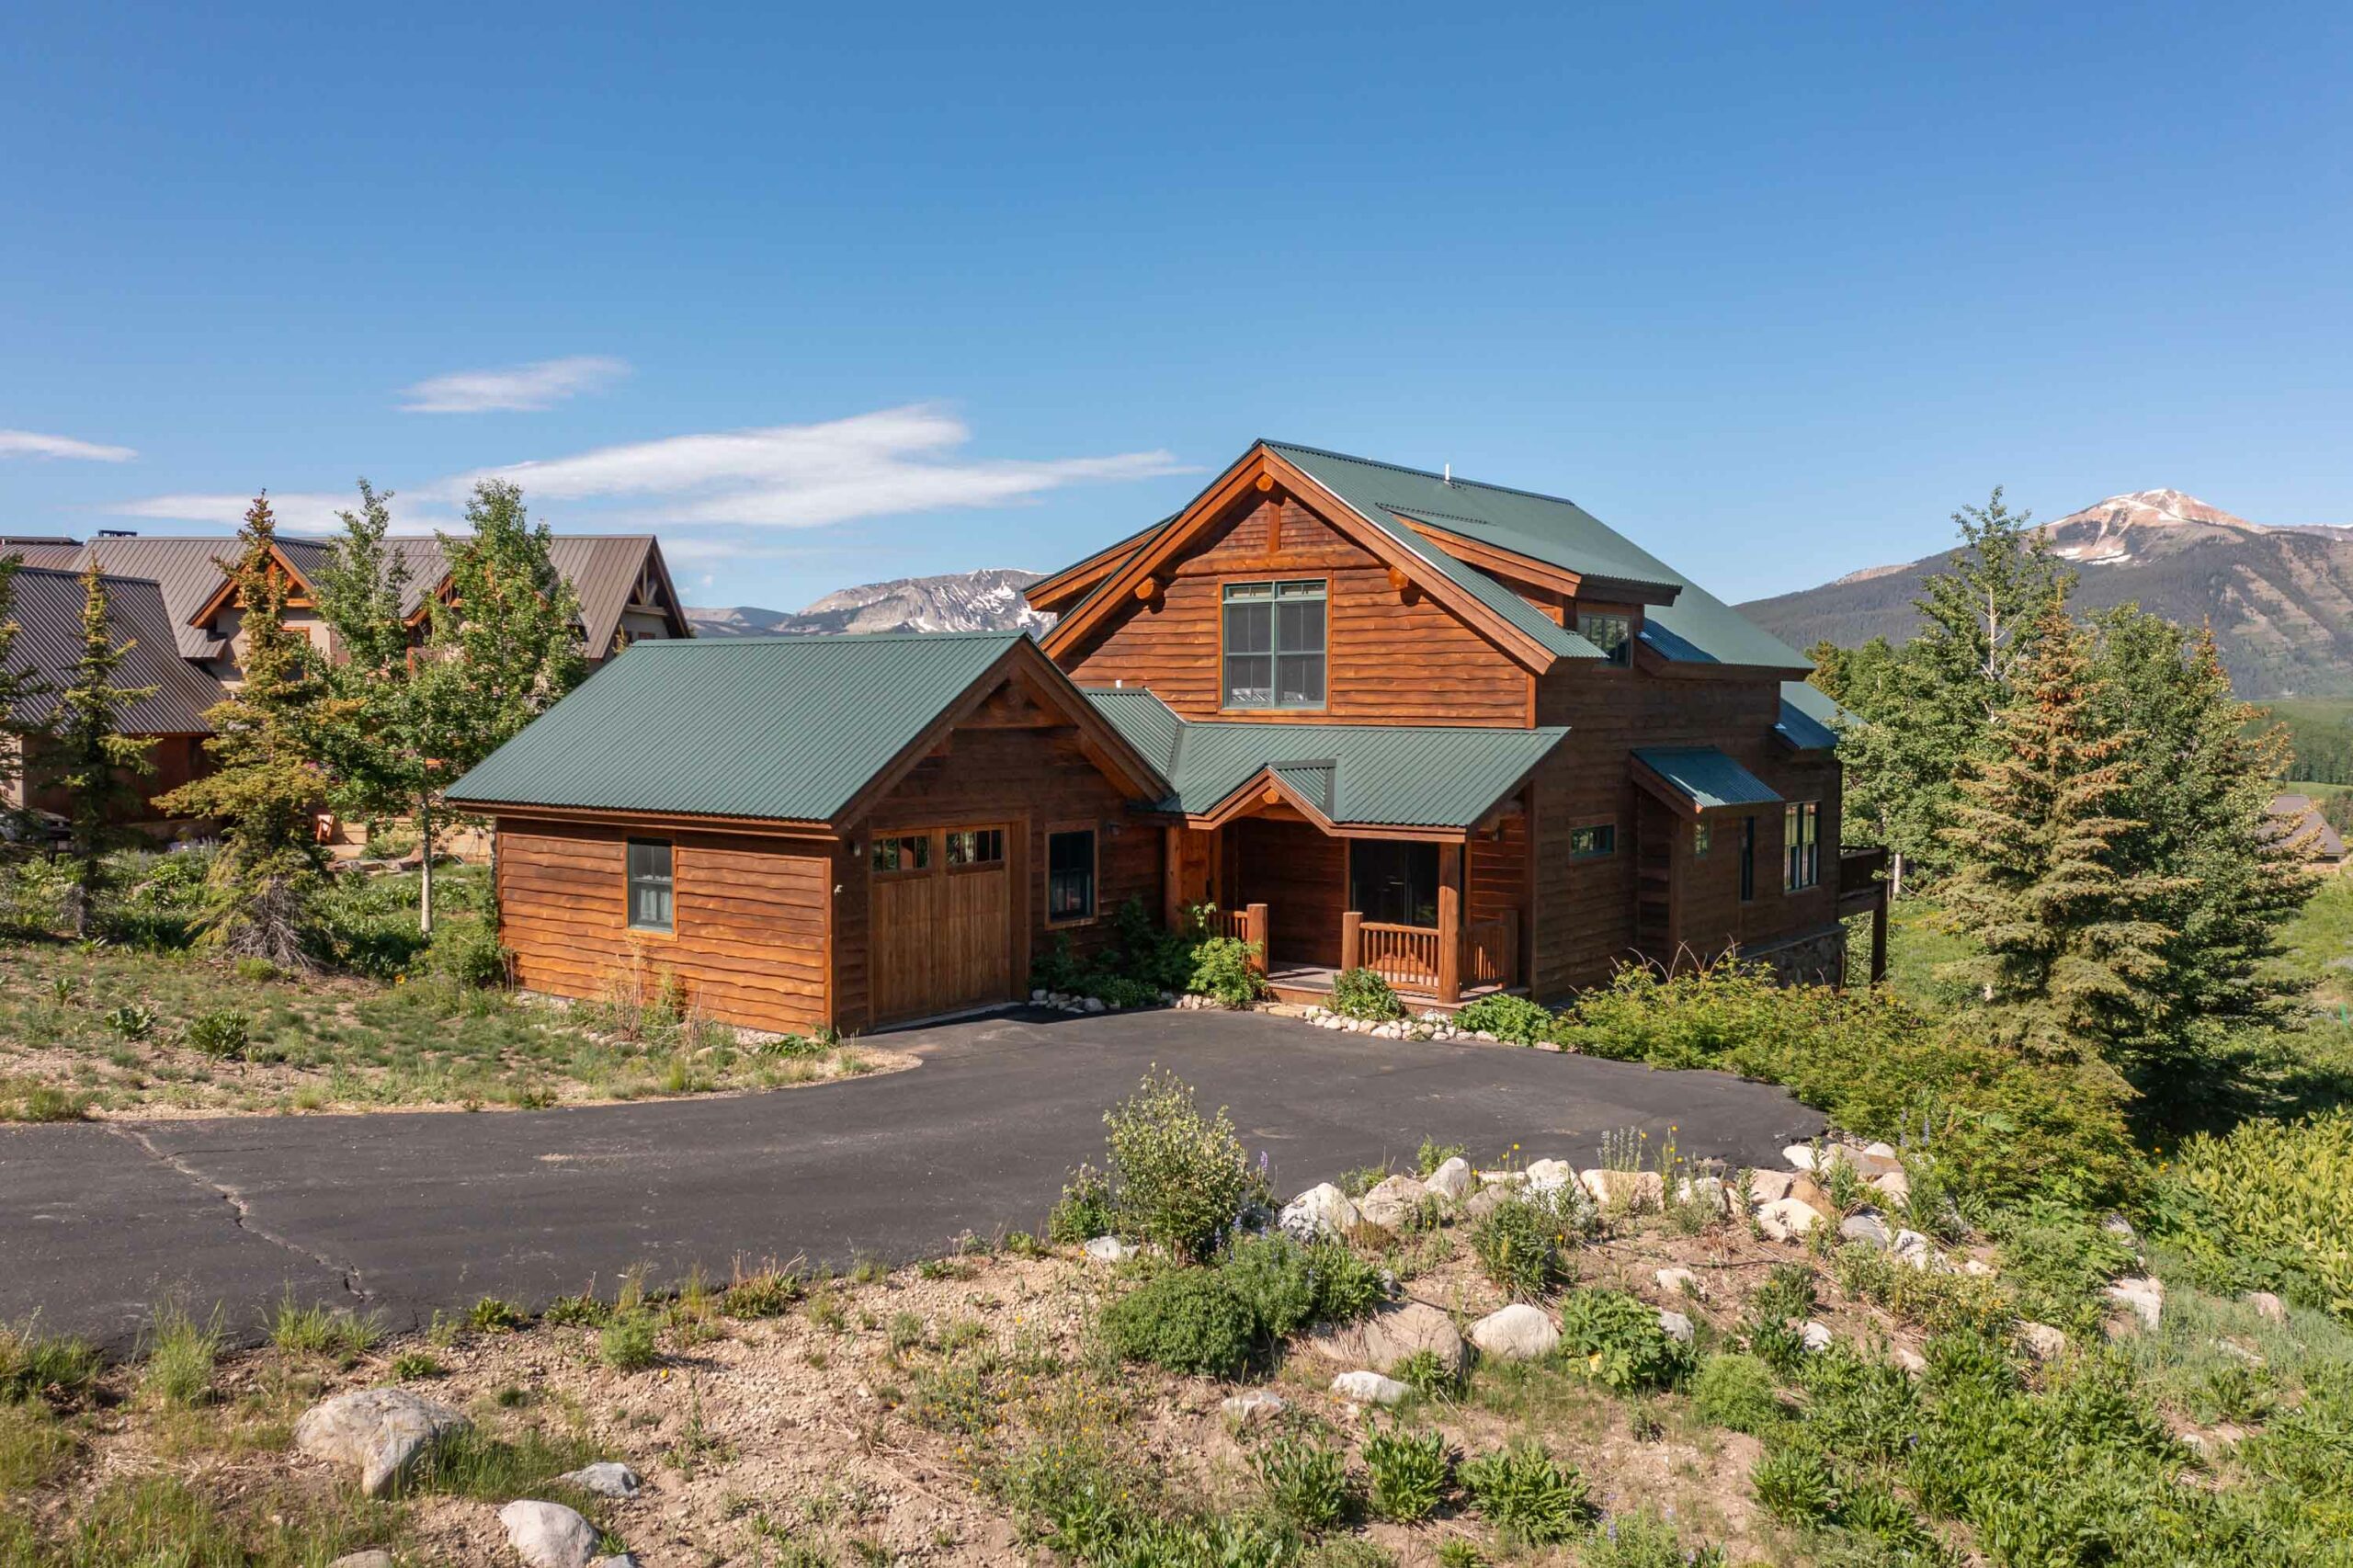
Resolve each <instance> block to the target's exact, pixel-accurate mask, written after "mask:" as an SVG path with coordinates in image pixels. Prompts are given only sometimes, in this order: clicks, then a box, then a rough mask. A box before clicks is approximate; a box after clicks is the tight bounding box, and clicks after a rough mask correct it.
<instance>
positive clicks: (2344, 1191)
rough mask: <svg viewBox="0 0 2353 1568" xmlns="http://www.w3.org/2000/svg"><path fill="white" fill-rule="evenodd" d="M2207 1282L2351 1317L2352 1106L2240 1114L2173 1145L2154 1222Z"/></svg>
mask: <svg viewBox="0 0 2353 1568" xmlns="http://www.w3.org/2000/svg"><path fill="white" fill-rule="evenodd" d="M2154 1229H2155V1230H2156V1231H2157V1233H2160V1234H2162V1235H2164V1236H2165V1237H2166V1238H2167V1239H2168V1240H2170V1241H2173V1242H2175V1243H2176V1244H2178V1245H2180V1246H2181V1247H2182V1248H2183V1250H2184V1251H2185V1252H2187V1253H2188V1256H2189V1261H2190V1265H2191V1268H2192V1271H2193V1273H2194V1274H2195V1275H2196V1277H2197V1278H2199V1279H2200V1282H2202V1283H2205V1284H2208V1285H2210V1286H2211V1287H2213V1288H2215V1289H2217V1290H2228V1291H2240V1290H2258V1289H2261V1290H2286V1291H2287V1292H2288V1293H2290V1294H2292V1295H2295V1296H2298V1297H2302V1298H2308V1299H2310V1300H2313V1301H2318V1302H2321V1303H2324V1304H2325V1305H2326V1306H2327V1308H2328V1310H2329V1311H2330V1312H2335V1313H2336V1315H2337V1316H2339V1317H2341V1318H2345V1319H2347V1320H2348V1321H2353V1248H2348V1247H2347V1243H2346V1238H2347V1236H2353V1110H2347V1109H2343V1108H2339V1109H2336V1110H2331V1111H2328V1112H2325V1113H2324V1114H2321V1115H2317V1116H2313V1117H2309V1118H2307V1119H2304V1120H2302V1121H2296V1122H2276V1121H2253V1120H2250V1121H2244V1122H2241V1123H2240V1124H2239V1125H2238V1127H2237V1128H2236V1129H2235V1130H2234V1131H2232V1132H2231V1133H2230V1135H2229V1136H2228V1137H2222V1138H2216V1137H2211V1136H2208V1135H2205V1134H2200V1135H2199V1136H2197V1137H2194V1138H2192V1139H2190V1140H2189V1141H2188V1142H2186V1143H2184V1144H2183V1145H2182V1146H2181V1147H2180V1148H2179V1149H2178V1150H2177V1151H2176V1154H2175V1158H2174V1159H2173V1161H2172V1162H2171V1163H2170V1165H2168V1167H2167V1169H2166V1172H2165V1177H2164V1179H2163V1181H2162V1182H2161V1184H2160V1186H2159V1190H2158V1205H2157V1214H2156V1219H2155V1223H2154Z"/></svg>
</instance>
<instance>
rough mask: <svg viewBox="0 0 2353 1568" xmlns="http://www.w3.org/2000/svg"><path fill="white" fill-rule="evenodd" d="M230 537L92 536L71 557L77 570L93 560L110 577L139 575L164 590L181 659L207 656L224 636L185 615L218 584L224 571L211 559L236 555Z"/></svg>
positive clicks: (215, 650)
mask: <svg viewBox="0 0 2353 1568" xmlns="http://www.w3.org/2000/svg"><path fill="white" fill-rule="evenodd" d="M236 551H237V541H236V540H235V538H234V537H233V536H230V535H226V534H216V535H213V536H211V537H210V538H195V539H171V538H165V537H164V536H161V535H157V536H153V537H150V536H147V535H143V534H142V535H136V536H133V537H131V538H128V539H94V540H91V541H90V542H89V543H87V544H85V545H84V546H83V547H82V549H81V551H80V553H78V554H77V555H76V556H75V557H74V567H75V568H76V569H77V570H78V569H79V568H81V567H84V566H86V565H88V564H89V563H90V562H92V561H96V562H97V563H98V570H99V571H101V572H103V573H105V574H107V575H108V576H109V577H144V578H146V579H148V580H149V581H150V582H152V583H153V584H154V585H156V586H157V587H158V588H160V589H162V590H163V595H164V610H165V614H166V615H168V616H170V618H171V628H172V636H173V638H174V640H175V642H176V646H177V647H178V648H179V651H180V657H182V658H184V659H210V658H212V657H214V656H216V655H217V654H219V653H220V652H221V651H222V647H223V646H224V645H225V644H226V642H227V641H228V640H227V639H226V638H222V637H215V636H214V635H213V634H212V633H211V632H210V631H205V630H204V629H203V628H201V627H196V626H190V625H189V624H188V618H189V617H190V616H193V615H194V614H195V613H196V612H197V611H198V610H200V609H202V608H204V603H205V601H206V600H207V599H210V597H212V595H213V593H214V592H215V591H216V590H217V589H218V588H219V587H220V586H221V579H222V576H223V575H224V574H223V573H222V570H221V567H220V566H219V564H218V563H217V562H216V561H215V557H218V558H219V559H220V560H222V561H226V560H228V559H230V558H231V557H233V555H235V554H236Z"/></svg>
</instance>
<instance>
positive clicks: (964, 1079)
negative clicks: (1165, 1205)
mask: <svg viewBox="0 0 2353 1568" xmlns="http://www.w3.org/2000/svg"><path fill="white" fill-rule="evenodd" d="M890 1043H891V1045H892V1047H893V1048H894V1049H899V1050H906V1051H914V1052H915V1054H916V1055H918V1056H919V1057H920V1058H921V1065H919V1066H917V1067H915V1069H913V1070H911V1071H908V1072H904V1073H896V1074H890V1075H888V1076H883V1077H878V1078H872V1079H866V1080H852V1081H849V1082H847V1083H839V1084H827V1085H812V1086H809V1087H803V1088H795V1089H788V1090H781V1091H778V1092H775V1093H771V1094H763V1095H750V1096H733V1097H727V1098H712V1099H700V1100H664V1101H658V1102H646V1103H640V1104H633V1105H611V1106H585V1107H576V1108H561V1109H551V1110H543V1111H532V1112H498V1113H483V1114H479V1115H468V1114H465V1113H462V1112H456V1113H452V1112H438V1113H376V1114H369V1115H350V1116H307V1117H249V1118H222V1119H208V1120H179V1121H150V1122H109V1123H105V1124H85V1125H81V1126H72V1127H26V1128H16V1129H10V1130H6V1131H0V1194H5V1195H6V1202H5V1203H0V1321H7V1322H13V1321H17V1320H20V1319H22V1318H23V1317H25V1316H26V1315H28V1314H29V1313H31V1312H36V1311H37V1312H39V1313H40V1322H41V1324H42V1326H43V1327H44V1328H46V1329H48V1330H50V1331H51V1332H58V1331H71V1332H76V1333H81V1334H86V1335H91V1336H93V1337H95V1338H97V1339H99V1340H101V1341H102V1342H105V1343H107V1344H109V1345H111V1346H125V1345H127V1344H129V1343H130V1342H131V1340H132V1339H133V1338H134V1337H135V1335H136V1334H137V1332H138V1329H139V1327H140V1325H141V1324H143V1323H144V1322H145V1321H146V1320H147V1316H148V1313H149V1311H150V1308H151V1304H152V1303H153V1301H155V1300H156V1299H157V1298H158V1297H159V1296H161V1295H165V1294H172V1293H176V1294H178V1295H179V1296H181V1297H182V1298H183V1299H185V1300H186V1301H188V1302H189V1303H190V1304H191V1305H193V1306H195V1307H196V1308H197V1309H198V1310H199V1311H202V1310H204V1309H206V1308H207V1307H209V1306H210V1304H211V1303H213V1302H215V1301H217V1302H219V1303H221V1305H222V1308H223V1312H224V1324H225V1325H226V1327H227V1330H228V1332H229V1333H230V1334H231V1335H233V1337H237V1338H240V1339H251V1338H254V1337H256V1336H258V1335H259V1334H260V1332H261V1327H262V1323H263V1319H264V1315H265V1314H266V1312H267V1310H268V1309H269V1307H270V1306H271V1305H272V1304H274V1303H275V1302H276V1301H278V1299H279V1298H280V1297H281V1296H283V1295H285V1294H287V1293H289V1292H291V1293H293V1294H294V1295H295V1296H296V1297H298V1298H300V1299H303V1300H324V1301H343V1302H345V1303H347V1304H350V1305H353V1306H357V1307H360V1308H362V1309H363V1310H372V1311H375V1312H380V1313H381V1314H382V1316H383V1318H384V1321H385V1322H386V1324H387V1325H388V1326H390V1327H392V1328H394V1329H401V1328H405V1327H409V1326H413V1325H416V1324H422V1323H423V1322H425V1321H426V1320H427V1319H429V1317H430V1316H431V1314H432V1312H434V1310H435V1309H437V1308H438V1309H443V1310H456V1309H461V1308H463V1307H465V1306H467V1305H469V1304H471V1303H472V1301H475V1300H477V1299H478V1298H480V1297H483V1296H485V1295H495V1296H501V1297H505V1298H507V1299H509V1300H512V1301H518V1302H522V1303H525V1304H527V1305H530V1306H534V1307H536V1306H538V1305H540V1304H541V1303H543V1302H545V1301H548V1300H549V1299H551V1298H552V1297H554V1296H557V1295H561V1294H564V1293H567V1292H570V1291H575V1290H583V1289H586V1288H590V1287H592V1286H593V1287H595V1288H597V1289H598V1290H603V1291H606V1292H608V1293H609V1292H610V1290H612V1289H613V1287H614V1285H615V1282H616V1280H617V1279H618V1278H619V1277H620V1275H621V1274H622V1273H623V1272H624V1271H626V1270H629V1269H631V1268H643V1269H645V1270H646V1271H647V1273H648V1276H649V1278H653V1279H655V1280H662V1279H676V1278H682V1277H683V1276H684V1275H685V1274H686V1273H687V1272H688V1270H689V1269H692V1268H695V1267H700V1268H701V1269H702V1270H703V1271H704V1273H705V1274H706V1275H709V1276H711V1277H714V1278H726V1277H727V1275H728V1274H729V1273H730V1271H731V1270H732V1268H733V1266H734V1265H735V1263H736V1262H737V1261H738V1260H739V1259H740V1260H743V1261H745V1263H747V1264H752V1265H756V1264H758V1263H760V1262H762V1261H765V1260H769V1259H775V1260H780V1261H782V1260H792V1259H801V1260H804V1261H806V1262H809V1263H813V1264H831V1265H835V1266H842V1265H846V1264H847V1263H849V1262H850V1261H852V1260H853V1259H854V1258H856V1257H858V1256H878V1257H881V1258H882V1259H884V1260H886V1261H889V1262H892V1263H904V1262H908V1261H912V1260H914V1259H915V1258H919V1257H924V1256H937V1255H938V1254H940V1253H941V1252H943V1251H945V1250H947V1249H948V1248H949V1246H951V1245H952V1244H954V1242H955V1240H956V1239H957V1238H958V1237H959V1236H961V1235H962V1234H964V1233H977V1234H980V1235H983V1236H988V1235H993V1234H995V1233H999V1232H1002V1231H1006V1230H1012V1229H1024V1228H1035V1227H1037V1226H1038V1225H1039V1224H1040V1222H1041V1221H1043V1219H1044V1217H1045V1213H1046V1210H1048V1208H1049V1207H1051V1204H1052V1202H1053V1200H1054V1199H1055V1196H1056V1194H1057V1193H1058V1192H1059V1190H1060V1187H1061V1184H1062V1179H1063V1174H1064V1173H1065V1172H1066V1171H1067V1170H1068V1169H1069V1167H1070V1166H1072V1165H1075V1164H1077V1163H1079V1162H1080V1161H1082V1160H1088V1159H1094V1160H1098V1161H1099V1159H1100V1158H1101V1151H1102V1139H1103V1129H1102V1113H1103V1110H1104V1108H1106V1107H1107V1106H1108V1105H1109V1104H1110V1103H1111V1102H1113V1101H1114V1100H1116V1099H1118V1098H1119V1097H1120V1096H1122V1095H1124V1094H1126V1093H1127V1092H1128V1091H1129V1090H1130V1089H1131V1088H1132V1087H1133V1086H1134V1085H1135V1084H1136V1082H1137V1081H1138V1079H1139V1078H1140V1077H1141V1076H1142V1074H1143V1073H1144V1072H1145V1070H1146V1069H1147V1068H1148V1067H1149V1066H1151V1065H1154V1064H1157V1065H1160V1066H1163V1067H1165V1068H1168V1069H1170V1070H1172V1071H1174V1072H1176V1073H1177V1074H1180V1075H1181V1076H1183V1077H1184V1078H1185V1079H1186V1080H1187V1081H1188V1082H1189V1083H1191V1084H1192V1085H1195V1087H1196V1088H1198V1089H1199V1092H1200V1096H1201V1098H1202V1100H1203V1101H1204V1103H1205V1104H1206V1105H1209V1106H1217V1105H1221V1104H1222V1105H1225V1106H1229V1107H1231V1108H1232V1111H1233V1119H1234V1121H1235V1123H1236V1124H1237V1126H1238V1127H1239V1128H1240V1129H1241V1132H1242V1137H1243V1140H1244V1142H1245V1143H1246V1144H1247V1145H1248V1146H1249V1148H1250V1149H1251V1150H1252V1151H1253V1152H1254V1153H1256V1152H1257V1151H1261V1150H1263V1151H1265V1153H1266V1154H1267V1160H1268V1163H1269V1165H1270V1167H1271V1170H1272V1174H1273V1176H1274V1182H1275V1186H1276V1188H1277V1190H1278V1191H1282V1192H1290V1191H1292V1190H1295V1189H1297V1188H1300V1187H1306V1186H1310V1185H1312V1184H1313V1183H1314V1182H1317V1181H1321V1180H1325V1179H1329V1178H1331V1177H1334V1176H1337V1175H1338V1174H1339V1173H1340V1172H1342V1171H1344V1170H1347V1169H1349V1168H1352V1167H1356V1166H1361V1165H1370V1164H1372V1163H1374V1162H1375V1161H1379V1160H1382V1159H1391V1160H1396V1159H1406V1160H1410V1159H1411V1157H1412V1155H1413V1153H1414V1152H1415V1149H1416V1148H1417V1147H1418V1146H1419V1144H1420V1143H1421V1141H1422V1140H1423V1139H1424V1138H1425V1137H1430V1138H1435V1139H1437V1140H1438V1141H1439V1142H1447V1143H1461V1144H1466V1145H1468V1146H1469V1147H1470V1149H1471V1151H1472V1156H1473V1158H1474V1160H1477V1161H1489V1162H1491V1161H1494V1160H1496V1159H1498V1158H1499V1157H1501V1156H1502V1155H1503V1153H1505V1152H1506V1150H1508V1149H1509V1147H1510V1146H1511V1145H1512V1144H1514V1143H1517V1144H1518V1145H1519V1146H1520V1150H1521V1157H1522V1158H1524V1159H1535V1158H1541V1157H1545V1156H1548V1155H1552V1156H1558V1157H1561V1158H1565V1159H1568V1160H1571V1161H1573V1162H1574V1163H1577V1164H1584V1163H1586V1162H1588V1161H1589V1160H1591V1159H1592V1158H1593V1157H1594V1153H1595V1150H1596V1147H1597V1143H1598V1142H1599V1140H1600V1136H1601V1134H1602V1133H1604V1132H1606V1131H1609V1130H1611V1129H1614V1128H1621V1127H1641V1128H1644V1129H1646V1130H1648V1131H1650V1132H1651V1135H1652V1137H1653V1139H1654V1141H1655V1140H1656V1139H1657V1138H1659V1137H1660V1136H1661V1135H1662V1134H1663V1132H1664V1131H1665V1129H1666V1128H1667V1127H1668V1126H1670V1125H1672V1126H1674V1127H1676V1128H1677V1129H1678V1131H1677V1140H1678V1142H1679V1143H1680V1145H1681V1147H1682V1148H1683V1150H1684V1152H1685V1153H1688V1154H1689V1155H1692V1156H1694V1157H1709V1156H1712V1157H1716V1158H1721V1159H1723V1160H1725V1161H1727V1162H1730V1163H1731V1164H1733V1165H1764V1164H1778V1163H1779V1150H1780V1149H1781V1148H1782V1146H1783V1145H1785V1144H1787V1143H1789V1142H1792V1141H1793V1140H1798V1139H1802V1138H1806V1137H1810V1136H1812V1135H1813V1133H1814V1132H1816V1131H1819V1130H1820V1128H1821V1127H1822V1124H1823V1121H1822V1118H1821V1116H1820V1115H1819V1114H1818V1113H1816V1112H1814V1111H1812V1110H1809V1109H1807V1108H1805V1107H1803V1106H1801V1105H1799V1104H1798V1103H1797V1102H1796V1101H1795V1100H1794V1099H1792V1098H1791V1097H1790V1096H1789V1095H1788V1094H1787V1093H1786V1092H1784V1091H1782V1090H1780V1089H1778V1088H1774V1087H1771V1086H1769V1085H1762V1084H1755V1083H1748V1082H1745V1081H1743V1080H1741V1079H1738V1078H1734V1077H1732V1076H1730V1075H1728V1074H1721V1073H1661V1072H1654V1071H1652V1070H1651V1069H1648V1068H1645V1067H1641V1066H1635V1065H1631V1064H1628V1063H1623V1062H1603V1061H1598V1060H1595V1059H1592V1058H1588V1057H1580V1056H1565V1055H1556V1054H1553V1053H1552V1052H1548V1051H1520V1050H1514V1049H1509V1048H1503V1047H1496V1046H1491V1045H1449V1044H1439V1043H1436V1042H1415V1041H1407V1040H1375V1039H1372V1038H1370V1037H1369V1036H1364V1035H1356V1034H1347V1033H1342V1032H1339V1031H1336V1030H1324V1029H1318V1028H1313V1027H1310V1026H1308V1025H1305V1024H1302V1023H1299V1022H1296V1021H1294V1020H1290V1019H1284V1018H1277V1017H1265V1016H1259V1015H1251V1014H1226V1013H1214V1012H1177V1011H1165V1012H1144V1013H1131V1014H1112V1015H1105V1016H1100V1017H1084V1018H1075V1017H1064V1016H1061V1015H1043V1014H1037V1013H1030V1012H1026V1011H1025V1012H1017V1013H1011V1014H1006V1015H1001V1016H997V1017H987V1018H982V1019H976V1020H968V1021H964V1022H960V1023H953V1024H947V1025H941V1026H938V1027H934V1028H925V1029H918V1030H914V1031H908V1032H902V1033H898V1034H894V1035H892V1036H891V1037H890Z"/></svg>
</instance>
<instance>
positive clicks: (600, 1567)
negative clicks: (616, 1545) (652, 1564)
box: [588, 1551, 645, 1568]
mask: <svg viewBox="0 0 2353 1568" xmlns="http://www.w3.org/2000/svg"><path fill="white" fill-rule="evenodd" d="M588 1568H645V1564H644V1563H642V1562H639V1561H638V1560H637V1553H636V1552H634V1551H616V1552H614V1553H613V1554H612V1555H611V1556H610V1557H599V1558H598V1559H597V1561H596V1562H591V1563H590V1564H588Z"/></svg>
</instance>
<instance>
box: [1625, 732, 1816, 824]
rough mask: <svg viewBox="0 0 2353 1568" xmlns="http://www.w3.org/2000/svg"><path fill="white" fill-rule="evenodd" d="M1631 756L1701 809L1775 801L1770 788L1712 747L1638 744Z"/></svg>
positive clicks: (1775, 795)
mask: <svg viewBox="0 0 2353 1568" xmlns="http://www.w3.org/2000/svg"><path fill="white" fill-rule="evenodd" d="M1634 757H1635V759H1636V760H1637V761H1639V762H1641V763H1642V764H1643V766H1644V767H1648V768H1649V769H1650V770H1651V771H1652V772H1654V773H1655V774H1657V775H1658V776H1659V777H1660V778H1664V779H1665V780H1666V781H1667V782H1668V783H1669V784H1672V785H1673V786H1675V788H1676V790H1677V791H1679V792H1680V793H1682V794H1683V795H1684V796H1686V797H1688V799H1689V800H1690V801H1691V802H1692V803H1693V804H1694V805H1696V806H1698V807H1699V808H1700V809H1701V810H1702V811H1705V810H1708V809H1709V808H1711V807H1714V806H1764V805H1773V804H1778V803H1779V801H1780V799H1781V797H1780V796H1779V794H1777V793H1775V792H1774V790H1773V787H1772V786H1771V785H1769V784H1768V783H1766V782H1765V780H1763V779H1762V778H1757V777H1756V775H1755V774H1754V773H1751V772H1749V771H1748V769H1746V768H1745V767H1742V766H1741V765H1740V764H1738V763H1736V762H1734V761H1733V759H1732V758H1730V757H1728V756H1725V755H1724V754H1723V753H1722V752H1720V751H1718V750H1717V749H1716V748H1715V747H1713V746H1637V747H1635V748H1634Z"/></svg>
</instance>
